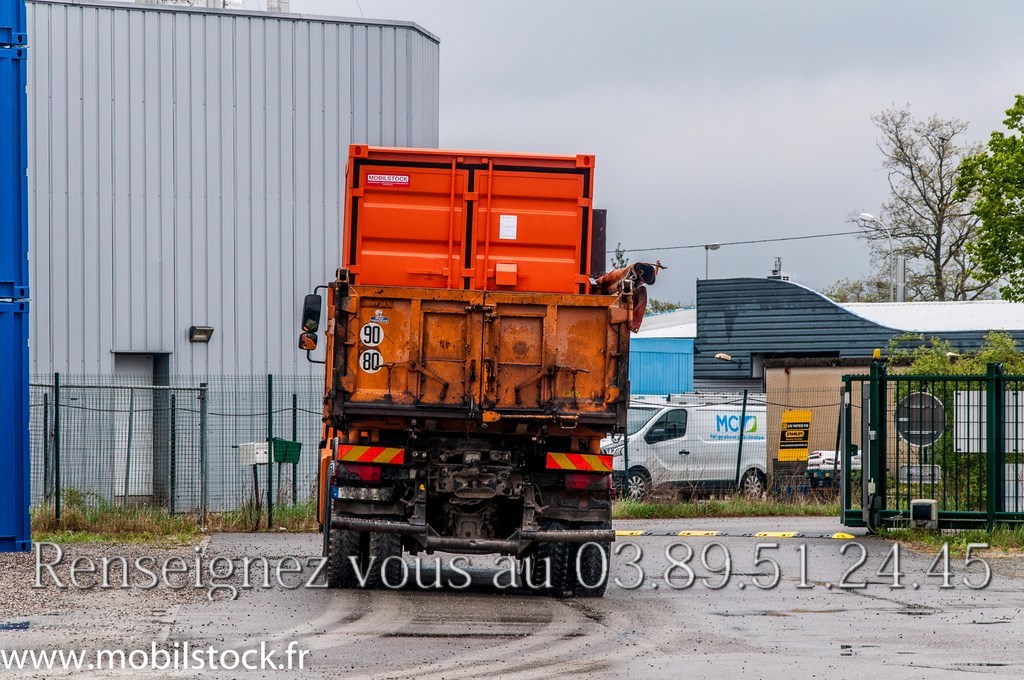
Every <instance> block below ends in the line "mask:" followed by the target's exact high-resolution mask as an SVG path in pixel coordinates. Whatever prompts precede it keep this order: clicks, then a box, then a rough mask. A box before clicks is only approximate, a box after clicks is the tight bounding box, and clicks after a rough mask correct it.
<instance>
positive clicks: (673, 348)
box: [629, 307, 697, 395]
mask: <svg viewBox="0 0 1024 680" xmlns="http://www.w3.org/2000/svg"><path fill="white" fill-rule="evenodd" d="M696 334H697V310H696V309H693V308H692V307H691V308H688V309H679V310H676V311H674V312H666V313H664V314H652V315H650V316H647V317H644V323H643V326H642V327H641V328H640V332H639V333H637V335H636V336H635V337H634V338H633V339H632V341H631V342H630V345H629V382H630V390H631V393H632V394H634V395H641V394H663V395H668V394H682V393H684V392H692V391H693V338H694V336H695V335H696Z"/></svg>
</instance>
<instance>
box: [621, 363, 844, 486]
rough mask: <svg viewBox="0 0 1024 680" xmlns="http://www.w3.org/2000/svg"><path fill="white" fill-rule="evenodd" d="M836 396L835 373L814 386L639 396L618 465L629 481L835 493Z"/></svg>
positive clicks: (838, 475) (837, 472)
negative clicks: (626, 473) (832, 381)
mask: <svg viewBox="0 0 1024 680" xmlns="http://www.w3.org/2000/svg"><path fill="white" fill-rule="evenodd" d="M840 399H841V382H839V381H838V380H836V381H835V384H831V383H829V384H826V385H821V386H816V387H796V388H795V387H792V386H789V385H772V384H769V385H768V389H767V390H766V391H764V392H756V391H753V390H742V389H741V390H721V389H719V390H715V391H696V392H693V393H688V394H681V395H666V396H661V397H652V396H645V397H637V398H634V399H633V400H632V401H631V403H630V416H629V424H628V427H627V430H628V432H629V433H630V434H629V437H628V446H625V447H623V450H622V453H621V454H619V455H622V456H624V457H625V460H623V461H622V462H621V463H619V467H620V468H621V469H627V468H628V469H629V470H630V471H631V472H630V474H629V475H628V479H629V480H630V482H629V483H630V484H631V485H632V484H633V483H634V481H635V482H636V483H637V484H640V485H644V484H645V483H647V482H649V483H651V484H653V485H654V486H659V485H662V484H671V485H674V486H676V487H678V488H681V489H683V490H691V489H692V490H697V489H703V488H708V487H711V488H715V489H725V490H728V489H730V488H732V489H736V488H741V489H746V490H758V489H763V490H766V491H768V492H769V493H774V494H777V495H780V496H784V497H786V496H788V497H793V496H803V495H806V494H808V493H810V492H812V491H815V490H819V489H820V490H823V491H824V490H828V491H829V492H830V493H833V494H835V493H838V488H839V486H838V481H839V479H840V478H841V470H840V460H839V459H840V457H839V456H838V455H837V454H836V452H837V451H838V450H839V444H840V442H839V424H840V421H839V416H840ZM615 450H616V451H618V449H615ZM631 488H632V487H631ZM633 491H634V492H635V489H634V490H633Z"/></svg>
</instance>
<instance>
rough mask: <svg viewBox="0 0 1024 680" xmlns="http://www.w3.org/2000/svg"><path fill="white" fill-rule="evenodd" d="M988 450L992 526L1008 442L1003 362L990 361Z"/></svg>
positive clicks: (1000, 494)
mask: <svg viewBox="0 0 1024 680" xmlns="http://www.w3.org/2000/svg"><path fill="white" fill-rule="evenodd" d="M985 377H986V380H985V392H986V395H985V411H986V413H985V423H986V427H985V438H986V442H985V444H986V446H985V450H986V451H987V452H988V454H987V456H986V458H987V459H988V460H987V461H986V462H987V464H988V470H987V473H988V475H987V477H988V482H987V485H988V492H987V493H986V495H985V500H986V510H987V512H986V515H987V517H986V523H987V525H988V528H989V529H992V526H993V525H994V524H995V521H996V513H997V512H1000V510H1001V508H1002V506H1003V503H1002V502H1001V501H1002V498H1003V492H1004V489H1003V485H1002V483H1001V480H1002V478H1003V474H1002V472H1003V469H1002V461H1003V455H1002V453H1003V448H1004V446H1005V442H1006V423H1005V421H1004V419H1005V416H1006V409H1005V407H1004V406H1003V365H1002V364H997V363H991V364H989V365H988V374H987V375H986V376H985Z"/></svg>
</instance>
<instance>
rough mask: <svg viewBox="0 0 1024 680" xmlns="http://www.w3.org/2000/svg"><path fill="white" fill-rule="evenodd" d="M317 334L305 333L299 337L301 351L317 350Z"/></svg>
mask: <svg viewBox="0 0 1024 680" xmlns="http://www.w3.org/2000/svg"><path fill="white" fill-rule="evenodd" d="M316 342H317V339H316V333H303V334H301V335H300V336H299V349H304V350H306V351H307V352H312V351H313V350H315V349H316Z"/></svg>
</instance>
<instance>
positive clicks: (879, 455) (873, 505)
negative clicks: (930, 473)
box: [864, 361, 889, 533]
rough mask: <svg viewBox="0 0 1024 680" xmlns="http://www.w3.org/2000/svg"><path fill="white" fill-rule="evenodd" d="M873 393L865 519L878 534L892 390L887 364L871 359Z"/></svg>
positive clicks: (882, 499)
mask: <svg viewBox="0 0 1024 680" xmlns="http://www.w3.org/2000/svg"><path fill="white" fill-rule="evenodd" d="M870 390H871V396H870V401H871V404H870V412H869V416H868V430H869V435H870V437H871V441H870V442H868V447H867V450H868V451H869V452H870V461H869V463H870V465H869V471H868V474H869V475H870V478H869V480H868V482H867V484H868V504H867V506H866V507H865V508H864V520H865V523H866V524H867V525H868V532H869V533H875V532H876V531H877V530H878V512H879V510H883V509H884V508H885V498H886V490H885V472H886V462H887V450H886V449H887V448H888V447H887V443H888V432H887V429H888V428H887V427H886V425H887V423H886V419H887V418H888V409H887V408H886V402H885V400H886V399H887V397H888V394H889V390H888V384H887V381H886V369H885V364H883V363H881V362H880V361H873V362H871V387H870Z"/></svg>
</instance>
